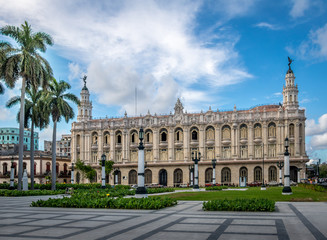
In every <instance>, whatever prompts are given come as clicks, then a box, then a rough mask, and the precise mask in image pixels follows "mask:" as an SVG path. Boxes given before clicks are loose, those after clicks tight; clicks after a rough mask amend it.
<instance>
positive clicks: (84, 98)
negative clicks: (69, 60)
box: [77, 76, 92, 122]
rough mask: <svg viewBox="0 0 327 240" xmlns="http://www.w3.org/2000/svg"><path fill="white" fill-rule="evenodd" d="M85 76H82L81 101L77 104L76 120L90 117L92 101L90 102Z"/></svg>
mask: <svg viewBox="0 0 327 240" xmlns="http://www.w3.org/2000/svg"><path fill="white" fill-rule="evenodd" d="M86 78H87V76H84V77H83V81H84V87H83V88H82V91H81V99H80V101H81V103H80V105H79V106H78V115H77V121H78V122H83V121H88V120H90V119H92V102H90V93H89V89H88V88H87V87H86Z"/></svg>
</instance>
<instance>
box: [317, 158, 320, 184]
mask: <svg viewBox="0 0 327 240" xmlns="http://www.w3.org/2000/svg"><path fill="white" fill-rule="evenodd" d="M319 165H320V159H318V161H317V183H319Z"/></svg>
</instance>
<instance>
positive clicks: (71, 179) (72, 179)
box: [70, 163, 74, 184]
mask: <svg viewBox="0 0 327 240" xmlns="http://www.w3.org/2000/svg"><path fill="white" fill-rule="evenodd" d="M70 182H71V183H72V184H74V163H72V171H71V176H70Z"/></svg>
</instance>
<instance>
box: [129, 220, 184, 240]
mask: <svg viewBox="0 0 327 240" xmlns="http://www.w3.org/2000/svg"><path fill="white" fill-rule="evenodd" d="M184 219H186V218H185V217H181V218H178V219H176V220H175V221H173V222H170V223H168V224H166V225H163V226H161V227H159V228H156V229H154V230H152V231H149V232H147V233H145V234H143V235H141V236H139V237H137V238H133V240H142V239H146V238H149V237H151V236H153V235H154V234H156V233H158V232H161V231H162V230H164V229H167V228H169V227H171V226H173V225H175V224H178V223H180V222H181V221H183V220H184Z"/></svg>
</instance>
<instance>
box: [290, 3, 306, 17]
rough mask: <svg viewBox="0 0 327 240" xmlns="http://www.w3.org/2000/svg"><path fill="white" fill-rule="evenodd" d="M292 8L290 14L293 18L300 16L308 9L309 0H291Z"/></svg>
mask: <svg viewBox="0 0 327 240" xmlns="http://www.w3.org/2000/svg"><path fill="white" fill-rule="evenodd" d="M291 2H292V4H293V5H292V9H291V11H290V15H291V17H293V18H298V17H302V16H303V15H304V12H305V11H306V10H308V9H309V7H310V1H309V0H291Z"/></svg>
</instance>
